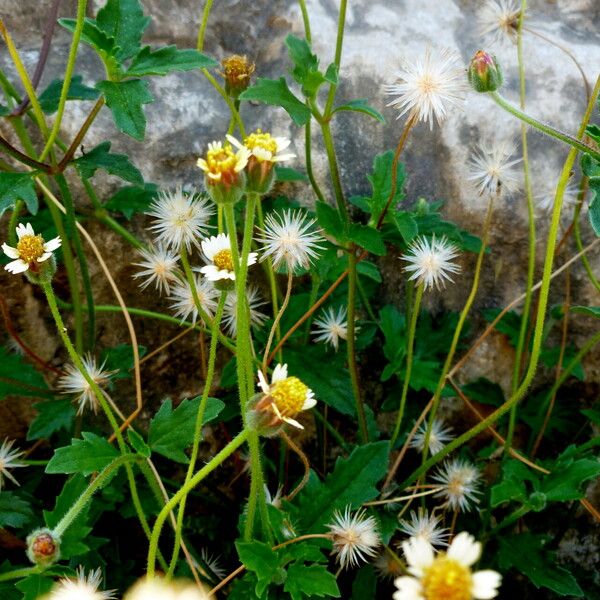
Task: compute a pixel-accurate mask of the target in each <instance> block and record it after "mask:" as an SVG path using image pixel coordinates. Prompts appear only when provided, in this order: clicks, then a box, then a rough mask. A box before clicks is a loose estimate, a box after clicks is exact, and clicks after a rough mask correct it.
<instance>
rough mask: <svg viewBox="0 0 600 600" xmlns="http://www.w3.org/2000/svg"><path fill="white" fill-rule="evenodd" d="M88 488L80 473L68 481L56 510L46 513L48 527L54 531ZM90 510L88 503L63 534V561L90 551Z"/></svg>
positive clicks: (45, 518) (58, 499)
mask: <svg viewBox="0 0 600 600" xmlns="http://www.w3.org/2000/svg"><path fill="white" fill-rule="evenodd" d="M83 435H85V434H83ZM87 487H88V482H87V481H86V479H85V477H84V476H83V475H82V474H80V473H78V474H76V475H74V476H73V477H71V478H70V479H68V480H67V481H66V483H65V485H64V486H63V489H62V491H61V492H60V494H59V496H58V498H57V499H56V503H55V505H54V509H53V510H51V511H47V510H45V511H44V521H45V522H46V526H47V527H49V528H50V529H54V527H56V525H57V524H58V523H59V521H60V520H61V519H62V518H63V517H64V516H65V515H66V514H67V511H68V510H69V509H70V508H71V506H73V504H74V503H75V502H76V501H77V500H78V499H79V498H80V497H81V494H83V492H84V491H85V490H86V488H87ZM89 510H90V504H89V503H88V504H87V505H86V506H84V507H83V509H82V510H81V512H80V513H79V514H78V515H77V516H76V517H75V519H74V520H73V522H72V523H71V524H70V525H69V527H68V528H67V530H66V531H65V532H64V533H63V535H62V538H61V544H60V554H61V558H62V559H68V558H71V556H78V555H81V554H85V553H86V552H87V551H88V550H89V546H88V544H87V543H86V542H87V538H88V536H89V534H90V532H91V531H92V528H91V527H90V526H89V524H88V514H89Z"/></svg>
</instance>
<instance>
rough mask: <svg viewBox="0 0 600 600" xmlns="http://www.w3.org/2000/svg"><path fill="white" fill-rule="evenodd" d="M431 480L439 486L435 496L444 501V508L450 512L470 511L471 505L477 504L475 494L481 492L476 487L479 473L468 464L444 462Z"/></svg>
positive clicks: (458, 461)
mask: <svg viewBox="0 0 600 600" xmlns="http://www.w3.org/2000/svg"><path fill="white" fill-rule="evenodd" d="M432 479H433V481H435V482H436V483H437V484H439V485H440V488H441V489H440V491H439V492H438V493H437V494H435V495H436V496H437V497H441V498H444V499H445V503H444V506H446V507H448V508H450V509H452V510H470V509H471V503H474V504H477V503H479V500H478V498H477V494H480V493H481V492H479V490H478V489H477V487H478V485H479V479H480V473H479V470H478V469H477V467H475V466H473V465H471V464H469V463H468V462H466V461H463V460H460V459H455V460H452V461H446V462H445V463H444V464H443V465H442V466H441V468H440V469H438V471H437V472H436V473H435V474H434V476H433V478H432Z"/></svg>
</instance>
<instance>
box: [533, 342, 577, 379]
mask: <svg viewBox="0 0 600 600" xmlns="http://www.w3.org/2000/svg"><path fill="white" fill-rule="evenodd" d="M561 352H562V349H561V347H560V346H554V347H552V348H544V349H543V350H542V351H541V352H540V360H541V361H542V362H543V363H544V364H545V365H546V366H547V367H548V368H553V367H555V366H556V365H557V364H558V360H559V358H560V355H561ZM576 355H577V350H576V349H575V347H574V346H573V345H571V344H569V345H568V346H567V347H566V348H565V349H564V356H563V360H562V364H563V365H568V364H571V361H572V360H573V359H574V358H575V356H576ZM571 375H572V376H573V377H576V378H577V379H579V381H584V380H585V373H584V371H583V365H582V364H581V361H578V362H576V363H575V366H574V367H573V369H572V370H571Z"/></svg>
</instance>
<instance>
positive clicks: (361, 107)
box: [333, 98, 385, 123]
mask: <svg viewBox="0 0 600 600" xmlns="http://www.w3.org/2000/svg"><path fill="white" fill-rule="evenodd" d="M342 110H347V111H352V112H358V113H362V114H363V115H368V116H369V117H373V118H374V119H377V121H379V122H380V123H385V118H384V116H383V115H382V114H381V113H380V112H379V111H378V110H375V109H374V108H373V107H372V106H370V105H369V101H368V99H367V98H359V99H358V100H350V102H346V104H342V105H341V106H338V107H336V108H335V109H334V111H333V112H334V113H335V112H338V111H342Z"/></svg>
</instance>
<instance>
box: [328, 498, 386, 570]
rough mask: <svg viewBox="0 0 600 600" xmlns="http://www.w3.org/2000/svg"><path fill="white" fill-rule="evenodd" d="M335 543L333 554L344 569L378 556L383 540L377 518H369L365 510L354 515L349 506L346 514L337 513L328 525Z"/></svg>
mask: <svg viewBox="0 0 600 600" xmlns="http://www.w3.org/2000/svg"><path fill="white" fill-rule="evenodd" d="M327 527H328V529H329V532H330V535H331V540H332V542H333V553H334V554H336V558H337V561H338V562H339V563H340V565H341V567H342V568H343V569H346V568H348V567H356V566H358V565H359V564H360V562H361V561H367V560H368V557H370V556H371V557H372V556H375V555H376V554H377V548H378V547H379V546H380V545H381V538H380V537H379V532H378V530H377V521H376V520H375V517H367V516H366V512H365V510H364V509H362V510H359V511H357V512H356V513H355V514H354V515H353V514H352V512H351V510H350V507H349V506H347V507H346V510H345V511H344V513H341V512H339V511H335V512H334V513H333V523H330V524H329V525H327Z"/></svg>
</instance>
